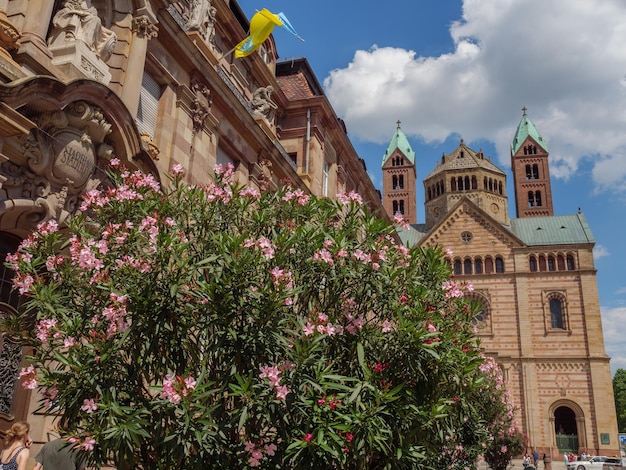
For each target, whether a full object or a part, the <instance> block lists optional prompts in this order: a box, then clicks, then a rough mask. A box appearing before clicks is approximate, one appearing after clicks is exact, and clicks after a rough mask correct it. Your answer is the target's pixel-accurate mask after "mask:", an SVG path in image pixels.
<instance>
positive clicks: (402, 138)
mask: <svg viewBox="0 0 626 470" xmlns="http://www.w3.org/2000/svg"><path fill="white" fill-rule="evenodd" d="M396 149H398V150H399V151H400V152H401V153H402V155H404V156H405V157H406V158H407V159H408V160H409V161H410V162H411V163H412V164H415V152H414V151H413V149H412V148H411V144H409V139H407V138H406V135H404V132H402V129H400V121H398V127H397V128H396V133H395V134H394V135H393V137H392V138H391V142H389V146H388V147H387V151H386V152H385V155H384V156H383V165H384V164H385V162H386V161H387V160H388V159H389V157H390V156H391V154H392V153H393V152H394V151H395V150H396Z"/></svg>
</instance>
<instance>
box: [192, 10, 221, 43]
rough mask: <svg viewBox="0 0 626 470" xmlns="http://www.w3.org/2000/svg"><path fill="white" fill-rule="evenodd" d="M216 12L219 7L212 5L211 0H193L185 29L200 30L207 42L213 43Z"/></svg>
mask: <svg viewBox="0 0 626 470" xmlns="http://www.w3.org/2000/svg"><path fill="white" fill-rule="evenodd" d="M216 14H217V9H216V8H215V7H214V6H213V5H211V0H191V6H190V7H189V19H188V20H187V24H186V25H185V30H186V31H199V32H200V34H202V37H203V38H204V40H205V41H206V42H208V43H210V44H213V41H214V38H215V16H216Z"/></svg>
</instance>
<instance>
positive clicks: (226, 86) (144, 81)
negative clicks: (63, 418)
mask: <svg viewBox="0 0 626 470" xmlns="http://www.w3.org/2000/svg"><path fill="white" fill-rule="evenodd" d="M249 26H250V25H249V19H248V18H247V17H246V16H245V14H244V13H243V11H242V9H241V7H240V6H239V4H238V3H237V1H235V0H180V1H175V0H116V1H114V2H113V1H109V0H0V257H1V258H2V260H4V257H5V255H6V253H11V252H14V251H15V250H16V248H17V246H18V244H19V243H20V241H21V240H23V239H24V238H25V237H27V236H28V234H29V233H30V232H31V231H32V230H34V229H35V228H36V227H37V225H38V224H39V223H41V222H44V221H48V220H52V219H54V220H56V221H58V222H59V224H61V225H62V224H63V222H64V221H66V220H67V219H68V218H69V217H71V216H72V214H73V213H74V211H75V210H76V207H77V206H78V205H79V204H80V201H81V196H82V195H83V194H84V193H86V192H87V191H89V190H90V189H92V188H94V187H97V186H98V185H99V184H101V182H102V181H105V178H106V176H105V173H104V170H105V169H106V168H107V166H108V162H109V161H110V160H111V159H112V158H114V157H115V158H117V159H119V160H120V161H121V162H122V163H123V164H124V165H125V166H126V167H128V168H129V169H130V170H131V171H132V170H140V171H143V172H147V173H151V174H152V175H154V177H155V178H156V179H157V180H158V181H160V182H164V181H167V180H166V178H164V175H165V174H166V173H168V172H169V170H170V168H172V166H173V165H174V164H180V165H182V166H183V167H184V168H185V171H186V174H187V177H188V180H189V181H190V182H191V183H193V184H205V183H208V182H210V179H211V175H212V170H213V167H214V166H215V165H216V164H226V163H231V164H233V165H234V167H235V177H236V179H237V181H238V183H240V184H247V185H250V186H252V187H255V188H257V189H259V190H272V189H275V188H277V187H279V186H283V185H290V186H292V187H293V188H294V189H296V188H298V189H301V190H303V191H305V192H307V193H309V194H314V195H316V196H324V197H331V198H332V197H335V195H336V194H337V193H339V192H342V191H345V192H349V191H357V192H358V193H359V194H360V195H361V196H362V198H363V200H364V202H365V203H366V204H368V205H369V207H370V209H371V210H373V211H378V212H379V213H383V212H384V211H383V209H382V203H381V196H380V193H379V191H378V190H377V189H376V188H375V187H374V185H373V184H372V183H371V181H370V179H369V177H368V175H367V169H366V167H365V164H364V161H363V160H362V159H361V158H359V156H358V155H357V153H356V151H355V150H354V148H353V146H352V144H351V142H350V140H349V139H348V136H347V131H346V127H345V125H344V123H343V121H342V120H341V119H339V118H338V117H337V116H336V115H335V113H334V111H333V109H332V107H331V105H330V103H329V102H328V100H327V98H326V96H325V95H324V93H323V90H322V87H321V86H320V84H319V83H318V81H317V78H316V77H315V75H314V73H313V71H312V69H311V67H310V66H309V64H308V61H307V60H306V59H299V60H293V61H292V60H290V61H289V62H285V63H281V62H279V61H278V53H277V51H276V47H275V43H274V40H273V38H272V37H271V36H270V37H269V38H268V39H267V40H266V41H265V42H264V44H263V45H262V46H261V47H260V48H259V49H258V50H257V51H255V52H254V53H252V54H250V55H249V56H247V57H244V58H240V59H237V58H235V57H234V54H233V51H234V47H235V46H236V45H237V44H238V43H239V42H240V41H242V40H243V39H244V38H245V37H246V35H247V31H248V30H249ZM0 274H1V277H0V315H2V316H10V315H14V314H15V312H16V311H19V309H20V308H21V306H22V302H23V299H22V298H20V296H19V295H18V294H17V293H16V292H15V291H12V282H11V279H12V276H13V272H12V271H11V270H10V269H8V268H5V267H4V265H0ZM27 354H28V350H27V348H25V347H24V346H23V345H22V344H21V342H20V340H19V338H12V337H9V336H7V335H5V334H2V332H1V331H0V438H1V437H3V435H4V432H5V431H6V430H7V429H8V428H9V427H10V426H11V424H12V423H13V422H15V421H18V420H27V421H28V422H29V423H30V424H31V437H32V438H33V440H34V442H35V444H34V447H33V451H34V452H35V451H37V450H38V446H39V445H40V444H42V443H43V442H45V441H46V440H48V439H49V438H50V433H49V432H48V431H49V430H50V429H51V428H52V427H53V420H52V419H51V418H46V417H44V416H43V415H42V414H39V413H38V412H36V409H37V408H38V402H39V399H40V398H41V397H40V396H38V395H37V393H35V391H31V390H28V389H25V388H23V387H22V386H21V383H20V381H19V380H18V375H19V371H20V369H21V368H22V367H25V365H26V361H25V356H26V355H27Z"/></svg>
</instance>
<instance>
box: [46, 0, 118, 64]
mask: <svg viewBox="0 0 626 470" xmlns="http://www.w3.org/2000/svg"><path fill="white" fill-rule="evenodd" d="M52 25H53V30H52V35H51V37H50V40H49V41H48V44H49V45H51V46H52V45H55V46H58V45H59V44H63V43H73V42H76V41H80V42H82V43H84V44H85V45H86V46H87V47H88V48H89V49H90V50H91V51H93V52H94V53H95V54H96V55H97V56H98V57H99V58H100V59H101V60H102V61H104V62H106V61H107V60H108V59H109V57H111V54H112V53H113V49H114V47H115V43H116V42H117V35H116V34H115V33H114V32H113V31H111V30H110V29H108V28H106V27H105V26H104V25H103V24H102V20H101V19H100V17H99V16H98V10H97V9H96V8H95V7H94V6H92V4H91V0H66V1H65V3H64V4H63V8H61V9H60V10H59V11H58V12H57V13H56V14H55V15H54V18H52Z"/></svg>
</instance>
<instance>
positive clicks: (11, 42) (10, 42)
mask: <svg viewBox="0 0 626 470" xmlns="http://www.w3.org/2000/svg"><path fill="white" fill-rule="evenodd" d="M7 4H8V0H0V74H2V75H3V76H5V77H6V78H8V79H9V80H16V79H18V78H22V77H23V76H24V75H25V74H24V72H23V71H22V69H21V68H20V66H19V65H18V64H17V63H16V62H15V61H14V60H13V58H12V57H11V54H10V53H9V51H12V50H14V49H17V46H18V41H19V39H20V38H21V35H20V33H19V31H18V30H17V28H16V27H15V25H13V23H11V22H10V21H9V18H7V14H6V8H7Z"/></svg>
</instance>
